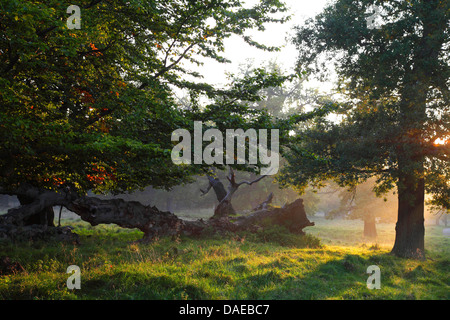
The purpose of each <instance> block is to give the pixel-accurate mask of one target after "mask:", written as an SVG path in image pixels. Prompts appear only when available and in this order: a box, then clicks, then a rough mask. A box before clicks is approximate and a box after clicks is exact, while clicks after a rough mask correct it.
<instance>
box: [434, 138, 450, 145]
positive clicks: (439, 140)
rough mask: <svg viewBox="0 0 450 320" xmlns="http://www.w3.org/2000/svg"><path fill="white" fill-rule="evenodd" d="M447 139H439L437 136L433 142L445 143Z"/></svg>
mask: <svg viewBox="0 0 450 320" xmlns="http://www.w3.org/2000/svg"><path fill="white" fill-rule="evenodd" d="M447 142H448V141H447V140H445V139H441V138H437V139H436V140H434V144H435V145H444V144H446V143H447Z"/></svg>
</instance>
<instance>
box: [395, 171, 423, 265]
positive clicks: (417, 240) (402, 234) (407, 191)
mask: <svg viewBox="0 0 450 320" xmlns="http://www.w3.org/2000/svg"><path fill="white" fill-rule="evenodd" d="M400 180H401V182H402V183H401V185H402V186H401V187H399V190H398V220H397V224H396V226H395V231H396V234H395V243H394V247H393V248H392V253H394V254H395V255H397V256H399V257H405V258H419V259H423V258H424V257H425V240H424V239H425V227H424V201H425V182H424V179H423V178H418V179H415V177H413V176H412V175H405V176H404V177H403V178H401V179H400Z"/></svg>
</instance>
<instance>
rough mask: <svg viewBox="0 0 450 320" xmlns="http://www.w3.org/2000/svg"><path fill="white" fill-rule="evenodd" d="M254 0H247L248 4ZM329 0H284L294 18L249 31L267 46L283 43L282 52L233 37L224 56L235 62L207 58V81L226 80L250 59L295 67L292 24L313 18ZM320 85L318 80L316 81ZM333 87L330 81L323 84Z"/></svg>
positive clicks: (227, 44)
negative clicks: (263, 28)
mask: <svg viewBox="0 0 450 320" xmlns="http://www.w3.org/2000/svg"><path fill="white" fill-rule="evenodd" d="M254 2H256V1H254V0H250V1H249V0H247V1H246V2H245V3H248V4H249V5H250V4H251V3H254ZM329 2H330V1H329V0H284V3H286V5H287V6H288V7H289V8H291V9H290V10H289V14H291V15H292V17H291V20H290V21H288V22H286V23H284V24H269V25H267V26H266V30H265V31H264V32H258V31H252V32H248V33H247V34H249V35H252V36H253V37H254V40H256V41H258V42H261V43H263V44H264V45H266V46H282V48H281V51H279V52H265V51H263V50H260V49H256V48H253V47H251V46H249V45H247V44H246V43H245V42H244V41H243V40H242V39H241V38H239V37H238V36H232V37H230V38H229V39H227V40H226V42H225V53H224V56H225V57H226V58H227V59H229V60H231V61H232V63H228V64H221V63H218V62H215V61H205V65H204V66H203V68H202V70H201V73H202V74H203V75H204V81H206V82H208V83H213V84H218V85H220V84H224V83H226V72H231V73H236V72H237V71H238V68H239V65H240V64H243V63H245V62H246V61H247V60H248V59H252V60H253V61H254V65H255V66H258V65H259V64H264V62H267V61H270V60H276V61H277V63H278V64H279V65H280V66H282V67H283V69H285V70H292V68H294V66H295V61H296V57H297V51H296V49H295V47H294V45H293V44H291V43H290V42H289V41H288V40H287V37H289V36H292V35H293V27H294V26H296V25H299V24H301V23H302V22H303V21H305V20H306V19H307V18H310V17H314V16H315V15H316V14H318V13H320V12H321V11H322V10H323V8H324V7H325V5H326V4H327V3H329ZM315 85H317V83H316V84H315ZM323 86H330V84H323Z"/></svg>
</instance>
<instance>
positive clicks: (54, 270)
mask: <svg viewBox="0 0 450 320" xmlns="http://www.w3.org/2000/svg"><path fill="white" fill-rule="evenodd" d="M313 220H315V222H316V226H314V227H308V228H306V229H305V231H306V232H307V233H308V234H307V235H306V236H298V235H291V234H288V233H286V232H285V230H283V229H280V228H272V229H271V230H266V231H264V232H261V233H258V234H239V235H234V234H233V235H232V234H230V235H227V236H225V237H219V236H214V235H212V236H208V237H203V238H200V239H192V238H184V237H181V238H177V239H170V238H162V239H158V240H157V241H155V242H153V243H151V244H138V243H134V241H135V240H138V239H140V238H141V236H142V233H141V232H140V231H138V230H126V229H120V228H118V227H115V226H111V225H102V226H97V227H91V226H89V225H88V224H86V223H83V222H74V221H66V222H65V224H70V225H72V226H74V227H75V231H76V232H77V233H78V234H79V235H80V238H81V244H80V245H77V246H76V245H68V244H63V243H22V244H10V243H0V256H8V257H10V258H11V259H12V260H13V261H17V262H19V263H20V264H21V265H22V266H23V267H24V269H25V271H22V272H19V273H16V274H7V275H1V276H0V299H127V300H128V299H213V300H214V299H237V300H241V299H444V300H445V299H448V298H449V284H450V283H449V277H448V274H449V271H450V263H449V257H450V254H449V249H448V248H449V240H450V239H449V238H444V237H443V236H442V227H432V226H427V228H426V231H427V232H426V246H427V260H425V261H417V260H408V259H401V258H397V257H395V256H392V255H390V254H389V250H390V243H389V242H390V241H391V240H392V239H391V237H392V235H393V231H392V230H391V229H392V225H379V226H378V232H379V235H383V236H382V237H381V236H380V240H381V241H379V242H368V241H366V242H364V241H362V240H363V239H361V236H360V235H361V231H362V228H361V226H360V225H359V224H358V222H354V221H328V220H324V219H321V218H314V219H313ZM319 238H320V239H321V240H322V243H321V241H319V240H318V239H319ZM73 264H74V265H78V266H79V267H80V268H81V289H80V290H69V289H67V287H66V280H67V278H68V276H69V275H68V274H66V269H67V267H68V266H69V265H73ZM370 265H378V266H379V267H380V269H381V289H379V290H376V289H374V290H370V289H368V288H367V286H366V281H367V278H368V276H369V275H368V274H367V273H366V270H367V267H368V266H370Z"/></svg>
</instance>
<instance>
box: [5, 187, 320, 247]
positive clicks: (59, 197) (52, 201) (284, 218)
mask: <svg viewBox="0 0 450 320" xmlns="http://www.w3.org/2000/svg"><path fill="white" fill-rule="evenodd" d="M53 205H63V206H64V207H66V208H67V209H68V210H70V211H72V212H74V213H75V214H77V215H79V216H80V218H81V219H82V220H84V221H87V222H89V223H90V224H91V225H93V226H96V225H99V224H116V225H118V226H120V227H123V228H137V229H139V230H141V231H142V232H143V233H144V237H143V239H142V240H143V241H151V240H152V239H154V238H155V237H163V236H175V235H180V234H183V235H188V236H195V235H200V234H202V233H203V232H205V231H208V232H211V231H213V232H218V233H220V232H235V231H241V230H248V231H255V230H258V229H260V228H261V227H263V228H264V227H267V226H271V225H281V226H284V227H286V228H287V229H288V230H289V231H291V232H293V233H303V231H302V230H303V228H305V227H307V226H313V225H314V223H312V222H310V221H309V220H308V218H307V217H306V212H305V209H304V206H303V200H302V199H297V200H296V201H294V202H292V203H290V204H288V205H286V206H284V207H282V208H272V207H270V208H266V209H262V210H258V211H255V212H253V213H251V214H250V215H246V216H233V217H230V216H224V217H217V216H213V217H211V218H210V219H208V220H203V219H200V220H196V221H186V220H183V219H180V218H179V217H177V216H176V215H175V214H173V213H171V212H167V211H160V210H158V208H156V207H154V206H145V205H143V204H141V203H140V202H137V201H125V200H123V199H99V198H96V197H89V196H81V197H76V198H75V197H73V196H68V195H63V194H60V193H58V194H56V193H55V194H54V195H51V193H50V192H43V193H41V194H38V195H37V197H36V198H35V201H34V202H33V203H32V204H30V205H24V206H20V207H18V208H14V209H10V210H9V211H8V213H7V214H6V215H3V216H0V236H1V235H3V237H9V236H10V235H18V234H20V231H26V232H29V234H30V235H38V236H41V233H40V232H39V231H38V229H42V230H44V231H43V232H44V233H45V231H46V230H50V231H51V232H49V233H50V234H56V235H58V236H60V237H62V238H68V239H71V238H70V236H69V234H68V230H66V229H62V228H59V229H56V228H57V227H47V226H39V225H32V226H27V227H26V228H25V226H23V224H21V222H20V220H21V219H23V218H25V217H27V216H29V215H30V214H32V213H33V212H37V211H39V210H42V208H43V207H47V206H53ZM2 230H3V231H2ZM54 230H56V231H55V232H53V231H54ZM69 232H70V230H69ZM47 233H48V232H47ZM30 237H31V236H30Z"/></svg>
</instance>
